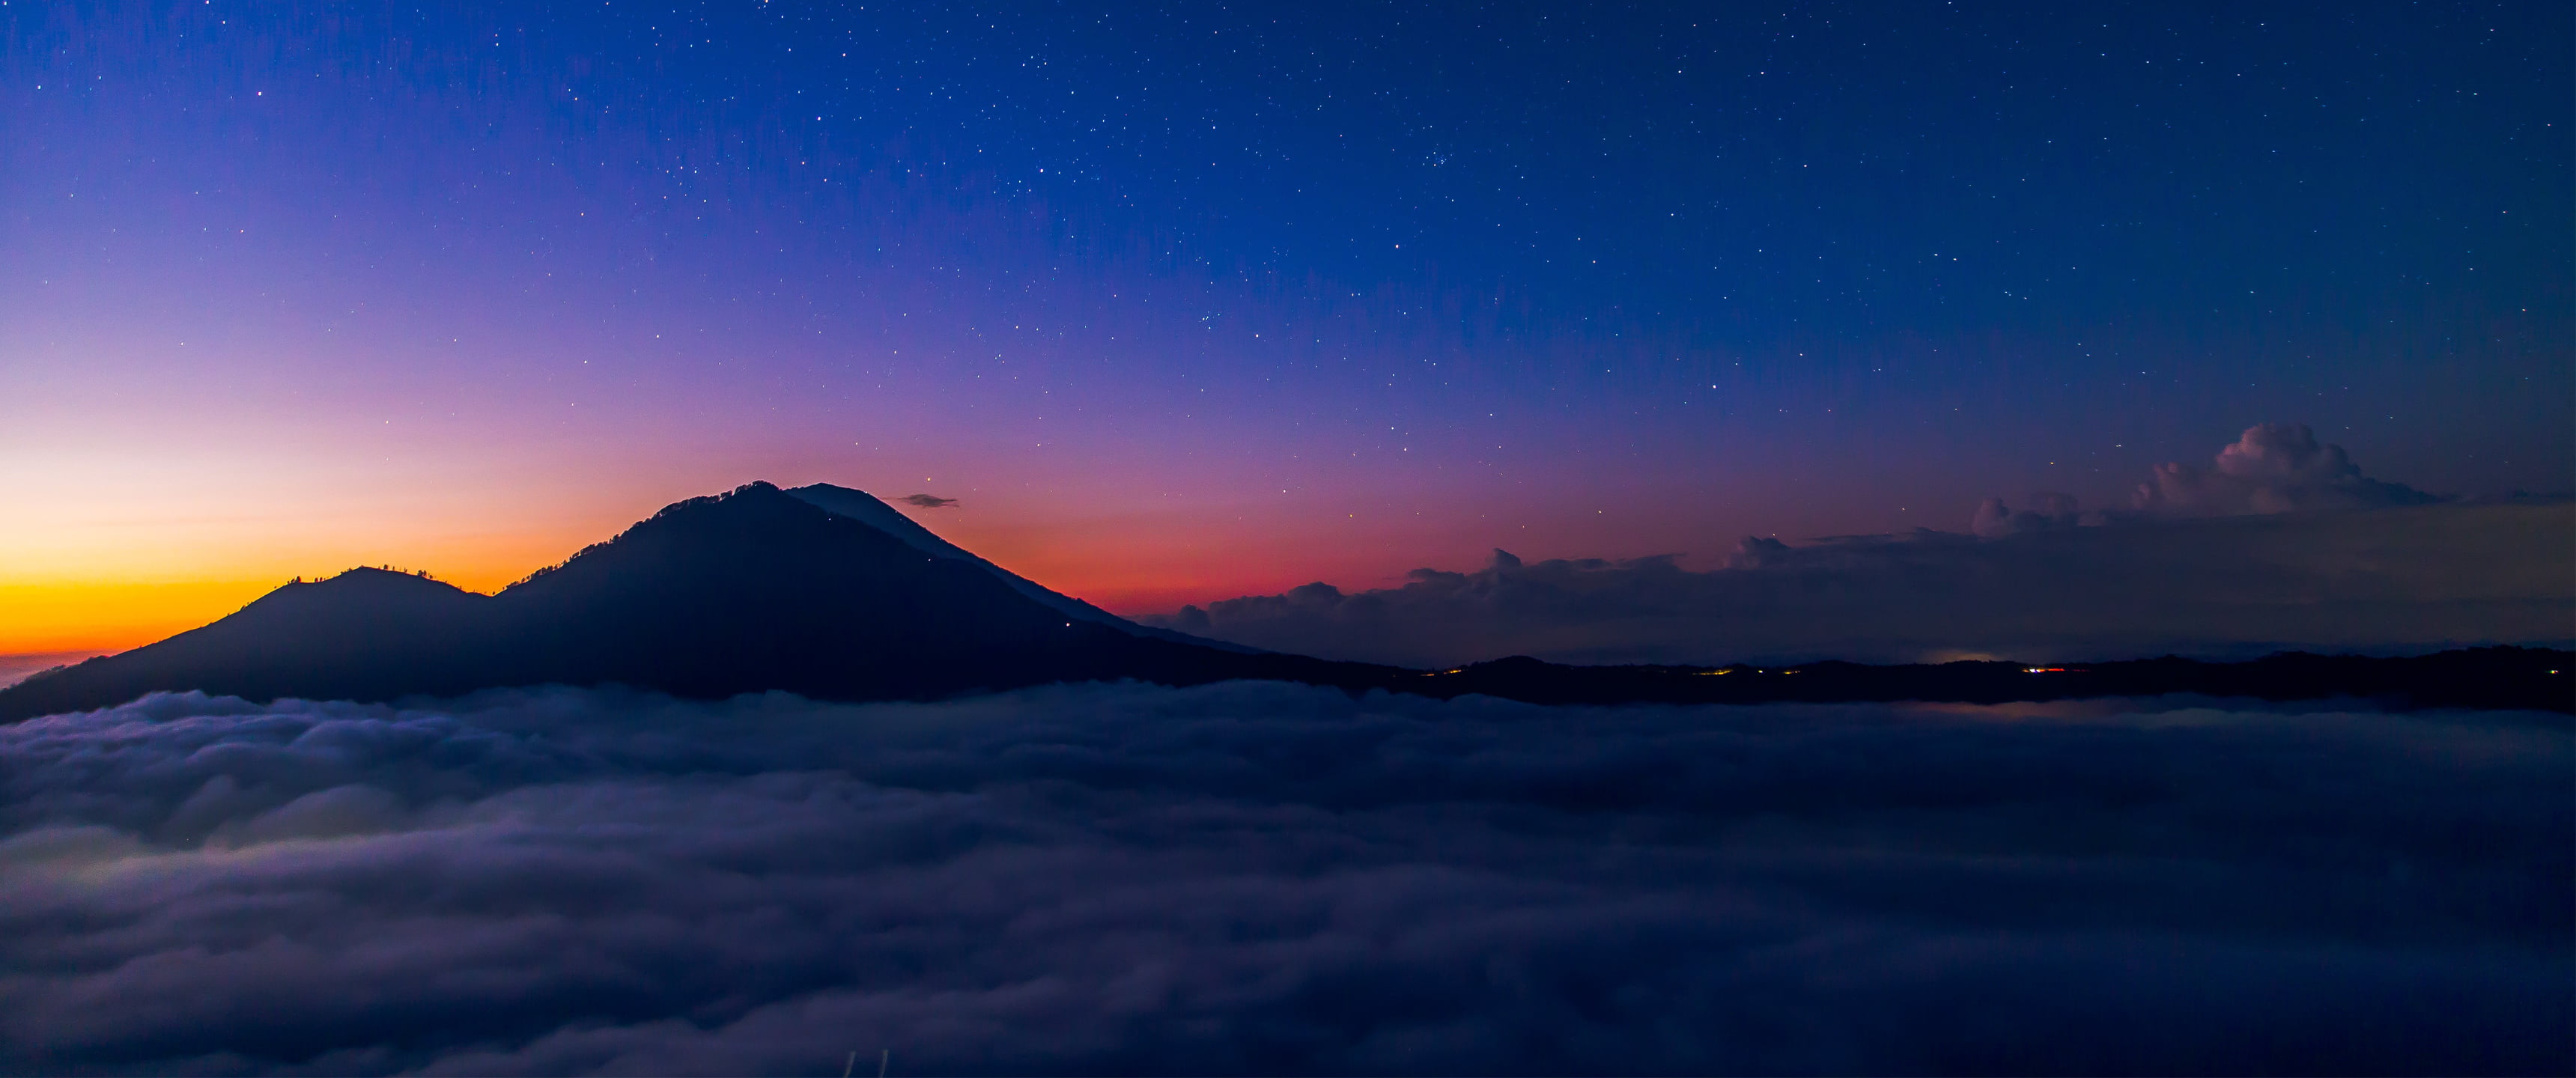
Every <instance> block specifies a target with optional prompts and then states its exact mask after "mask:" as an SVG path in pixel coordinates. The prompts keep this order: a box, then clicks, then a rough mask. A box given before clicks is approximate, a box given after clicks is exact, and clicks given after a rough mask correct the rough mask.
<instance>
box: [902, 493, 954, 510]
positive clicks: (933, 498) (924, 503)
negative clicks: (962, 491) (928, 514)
mask: <svg viewBox="0 0 2576 1078" xmlns="http://www.w3.org/2000/svg"><path fill="white" fill-rule="evenodd" d="M895 500H896V501H899V502H902V503H903V504H905V505H909V506H913V507H915V508H919V509H946V508H948V507H949V506H952V505H955V504H957V499H955V498H942V497H939V496H937V495H934V494H906V495H904V496H903V497H900V498H897V499H895Z"/></svg>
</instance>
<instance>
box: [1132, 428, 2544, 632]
mask: <svg viewBox="0 0 2576 1078" xmlns="http://www.w3.org/2000/svg"><path fill="white" fill-rule="evenodd" d="M1969 524H1970V527H1969V534H1964V535H1963V534H1957V533H1948V532H1936V531H1930V530H1921V531H1917V532H1914V533H1912V534H1909V535H1890V536H1859V537H1844V538H1840V539H1833V540H1824V541H1818V542H1814V543H1810V544H1806V545H1796V546H1793V545H1791V544H1788V543H1784V542H1781V541H1780V540H1778V539H1771V538H1759V537H1747V538H1745V539H1744V540H1742V541H1741V542H1739V543H1738V544H1737V545H1736V547H1735V550H1734V551H1733V553H1732V554H1730V555H1729V556H1728V557H1727V558H1726V560H1725V564H1724V565H1723V566H1722V567H1721V568H1718V569H1715V570H1713V571H1708V572H1693V571H1690V570H1686V569H1684V568H1682V567H1681V566H1680V564H1679V562H1678V559H1677V558H1675V557H1659V558H1643V559H1633V560H1617V561H1612V560H1600V559H1560V560H1549V561H1542V562H1537V563H1525V562H1523V561H1522V560H1521V559H1520V558H1518V557H1515V556H1513V555H1511V554H1509V553H1506V552H1504V551H1500V550H1497V551H1495V552H1494V557H1493V560H1492V561H1491V563H1489V564H1488V565H1486V566H1485V567H1484V568H1483V569H1480V570H1476V571H1473V572H1465V573H1460V572H1444V571H1441V570H1436V569H1418V570H1415V571H1414V572H1413V573H1412V574H1411V578H1410V580H1409V581H1408V582H1407V583H1406V584H1404V585H1403V586H1401V587H1395V588H1381V589H1374V590H1369V591H1364V592H1359V593H1355V594H1354V593H1345V592H1343V591H1341V590H1340V589H1338V588H1335V587H1333V586H1331V585H1329V584H1324V583H1320V582H1319V583H1314V584H1308V585H1305V586H1303V587H1300V588H1295V589H1292V590H1290V591H1287V592H1285V593H1282V594H1278V595H1255V596H1244V597H1242V598H1236V599H1226V600H1222V601H1219V602H1214V603H1209V604H1207V605H1205V606H1195V605H1193V606H1188V607H1183V608H1182V609H1181V610H1180V611H1178V612H1176V613H1174V614H1170V615H1164V616H1160V617H1150V618H1145V619H1141V620H1144V621H1147V622H1149V623H1151V624H1155V625H1160V626H1163V627H1165V628H1170V629H1176V630H1179V631H1181V632H1186V633H1193V634H1197V635H1201V636H1208V637H1214V638H1216V639H1220V640H1228V641H1233V642H1236V643H1241V644H1249V645H1252V646H1255V647H1262V648H1269V649H1272V650H1277V651H1289V652H1298V653H1303V654H1312V655H1320V656H1323V657H1325V658H1333V659H1349V660H1358V661H1369V662H1387V663H1398V664H1403V665H1411V666H1449V665H1456V664H1459V663H1467V662H1477V661H1481V660H1486V659H1494V658H1500V657H1503V656H1506V655H1515V654H1525V655H1535V656H1537V657H1539V658H1543V659H1550V660H1555V661H1559V662H1577V663H1622V662H1646V663H1709V664H1715V663H1727V662H1735V661H1746V660H1751V661H1764V660H1768V661H1803V660H1809V659H1822V658H1838V659H1852V660H1859V661H1876V662H1905V661H1918V660H1939V659H1943V658H1950V657H1959V656H1963V655H1993V656H2000V657H2006V658H2017V659H2030V660H2042V661H2056V660H2078V659H2108V658H2127V657H2134V656H2148V655H2157V654H2163V653H2167V652H2176V653H2182V654H2190V655H2196V656H2205V657H2212V658H2236V657H2248V656H2253V655H2260V654H2263V653H2266V652H2270V651H2274V650H2281V649H2289V648H2304V649H2312V650H2330V651H2366V652H2380V653H2403V652H2418V651H2429V650H2438V649H2441V648H2446V647H2457V646H2464V645H2477V644H2496V643H2506V644H2547V645H2556V646H2566V645H2567V644H2569V643H2570V642H2571V641H2576V559H2570V558H2569V557H2568V551H2569V550H2571V549H2576V503H2569V502H2566V501H2563V500H2562V501H2555V502H2551V501H2534V502H2507V503H2487V504H2470V503H2465V502H2444V501H2442V500H2441V499H2437V498H2435V497H2434V496H2432V495H2429V494H2426V493H2424V492H2422V491H2419V490H2415V489H2413V488H2410V487H2406V486H2403V485H2400V484H2396V483H2386V482H2381V481H2378V480H2374V479H2369V478H2367V477H2365V476H2363V475H2362V474H2361V471H2360V469H2359V468H2358V467H2356V466H2355V465H2353V463H2352V462H2351V460H2350V459H2349V458H2348V457H2347V455H2346V454H2345V453H2344V451H2343V449H2342V448H2341V447H2339V446H2332V445H2323V446H2321V445H2319V444H2318V443H2317V440H2316V436H2315V434H2314V433H2312V432H2311V431H2309V430H2308V428H2306V427H2302V426H2274V425H2268V424H2267V425H2263V426H2257V427H2254V428H2251V429H2249V430H2247V431H2246V432H2245V434H2244V436H2243V437H2242V438H2240V439H2238V440H2237V442H2236V443H2235V444H2233V445H2230V446H2228V447H2227V448H2226V449H2224V450H2222V451H2220V453H2219V454H2218V456H2217V459H2216V461H2215V462H2214V463H2213V464H2212V465H2211V466H2209V467H2206V468H2202V467H2196V466H2193V465H2188V464H2166V465H2162V466H2159V467H2158V468H2157V469H2156V470H2155V474H2154V476H2153V477H2152V478H2151V479H2150V480H2149V481H2148V482H2146V483H2145V484H2143V485H2141V486H2140V487H2139V489H2138V491H2137V493H2136V494H2135V496H2134V497H2133V498H2132V500H2131V504H2130V505H2129V507H2128V508H2125V509H2121V510H2117V511H2109V512H2105V511H2094V512H2086V511H2084V510H2082V509H2081V507H2080V506H2079V505H2078V504H2077V502H2076V499H2075V498H2074V497H2073V496H2071V495H2066V494H2058V493H2049V492H2042V493H2039V494H2037V495H2034V496H2033V497H2032V498H2031V499H2030V500H2029V501H2027V502H2025V503H2024V508H2020V509H2015V508H2013V507H2012V506H2010V505H2008V504H2007V503H2005V502H2004V501H2003V500H2002V499H1996V498H1990V499H1987V500H1986V502H1985V503H1984V504H1983V505H1981V506H1979V507H1978V509H1977V511H1976V513H1975V515H1974V516H1973V517H1972V518H1971V520H1970V522H1969Z"/></svg>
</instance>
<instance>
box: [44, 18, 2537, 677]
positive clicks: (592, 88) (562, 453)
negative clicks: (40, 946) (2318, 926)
mask: <svg viewBox="0 0 2576 1078" xmlns="http://www.w3.org/2000/svg"><path fill="white" fill-rule="evenodd" d="M2571 41H2576V16H2571V14H2570V12H2569V10H2568V9H2567V8H2566V7H2565V6H2564V5H2551V4H2427V3H2404V4H2396V3H2363V4H2351V5H2334V6H2331V7H2328V8H2320V7H2319V6H2317V5H2267V4H2260V3H2257V4H2228V5H2173V4H2152V5H2149V4H2139V5H2116V4H2115V5H2083V6H2080V7H2068V6H2064V5H2007V4H1975V3H1940V4H1929V3H1927V4H1903V5H1897V4H1884V5H1775V6H1772V7H1758V8H1757V7H1734V8H1728V9H1724V10H1693V9H1690V8H1687V7H1684V6H1681V5H1673V6H1652V5H1650V6H1642V7H1616V6H1578V5H1526V6H1494V7H1489V6H1469V5H1448V6H1442V5H1407V6H1403V7H1388V6H1382V5H1360V4H1329V3H1324V4H1313V3H1310V4H1297V5H1284V4H1283V5H1273V6H1260V5H1240V4H1238V5H1226V6H1219V5H1213V4H1198V5H1174V6H1171V7H1168V8H1164V7H1154V6H1149V5H1134V4H1123V3H1098V4H1089V5H1067V4H1059V3H1028V4H1018V5H969V4H907V3H868V4H840V5H823V4H807V3H793V2H788V0H768V2H759V0H743V2H729V3H724V4H708V5H692V4H676V5H675V4H667V3H664V4H651V3H630V2H627V0H603V2H598V3H564V4H542V3H540V4H511V5H499V4H474V3H461V4H436V5H417V6H401V7H396V6H391V5H381V4H364V3H351V4H300V5H287V4H259V3H243V2H238V0H204V2H195V3H191V2H172V3H160V4H143V3H137V4H97V3H60V4H32V3H23V2H21V3H14V4H5V5H0V653H16V652H52V651H73V650H84V649H88V650H96V649H110V650H112V649H117V648H123V647H128V646H132V645H135V644H139V643H143V642H146V641H148V640H151V639H155V638H158V637H160V636H162V635H166V634H167V633H169V632H172V631H176V630H179V629H184V628H187V627H191V626H193V625H196V624H200V623H202V622H204V621H206V620H210V619H211V618H213V617H216V616H220V615H221V614H223V613H226V612H229V611H230V610H231V609H233V608H235V607H237V606H238V605H240V604H241V603H243V602H246V601H248V600H249V599H251V598H253V597H255V596H257V595H258V594H260V593H262V592H264V591H266V590H267V589H269V588H271V587H274V586H275V585H276V584H278V583H280V582H282V581H283V580H285V579H286V578H288V577H290V576H296V575H303V576H312V575H316V574H320V573H328V572H333V571H337V570H339V569H343V568H347V567H349V566H351V565H356V564H392V565H398V566H401V567H405V568H419V569H427V570H430V571H432V572H434V573H436V574H438V575H439V576H441V577H442V578H445V579H449V580H453V581H456V582H458V583H460V584H462V585H464V586H467V587H472V588H476V589H479V590H492V589H495V588H498V587H500V586H502V585H505V584H507V583H508V582H510V581H512V580H515V579H517V578H519V577H521V576H523V575H525V574H526V573H528V572H530V571H532V570H534V569H536V568H538V567H540V566H544V565H548V564H552V563H555V562H558V561H561V560H562V559H563V558H565V557H567V556H569V555H570V554H571V553H572V552H574V551H575V550H578V549H579V548H580V547H581V546H583V545H585V544H587V543H591V542H595V541H598V540H601V539H604V538H606V537H607V536H609V535H611V534H614V533H615V532H616V531H617V530H619V529H620V528H621V527H623V526H624V525H626V524H627V523H629V522H632V521H634V520H637V519H640V518H642V517H644V516H646V515H649V514H650V513H651V512H652V511H653V510H654V509H655V508H658V507H659V506H661V505H662V504H665V503H667V502H671V501H675V500H678V499H680V498H684V497H688V496H693V495H698V494H705V493H711V492H714V491H718V490H723V489H728V488H730V487H732V486H735V485H737V484H739V483H742V482H745V481H749V480H753V479H766V480H769V481H772V482H777V483H780V484H783V485H798V484H803V483H809V482H818V481H822V482H833V483H838V484H842V485H846V486H853V487H858V488H861V489H865V490H869V491H872V492H876V493H879V494H882V495H886V496H888V497H899V496H903V495H910V494H929V495H934V496H937V497H941V498H954V499H957V503H956V504H955V505H953V506H950V507H945V508H922V509H918V510H917V511H916V512H915V514H914V515H915V516H916V517H918V518H920V519H922V520H924V522H925V523H928V524H930V525H931V526H932V527H933V528H934V529H935V530H937V531H939V532H940V533H941V534H942V535H944V536H946V537H948V538H949V539H951V540H953V541H956V542H958V543H959V544H960V545H963V546H965V547H967V548H968V549H971V550H974V551H976V552H977V553H980V554H983V555H984V556H986V557H988V558H991V559H992V560H994V561H995V562H997V563H999V564H1001V565H1003V566H1005V567H1008V568H1010V569H1012V570H1014V571H1016V572H1019V573H1021V574H1022V575H1024V576H1028V577H1030V578H1032V579H1035V580H1038V581H1040V582H1041V583H1045V584H1047V585H1049V586H1051V587H1054V588H1056V589H1057V590H1060V591H1064V592H1067V593H1069V594H1073V595H1077V596H1080V597H1083V598H1085V599H1089V600H1091V601H1093V602H1096V603H1099V604H1100V605H1103V606H1105V607H1107V608H1109V609H1112V610H1114V611H1118V612H1121V613H1128V614H1159V613H1164V612H1170V611H1173V610H1175V609H1177V608H1179V607H1181V606H1182V604H1185V603H1187V604H1208V603H1212V602H1215V601H1219V600H1225V599H1228V598H1230V597H1236V596H1250V595H1261V594H1269V593H1279V592H1284V591H1285V590H1286V589H1289V588H1292V587H1295V586H1298V585H1301V584H1304V583H1306V582H1309V581H1331V582H1333V583H1335V584H1336V585H1338V586H1340V587H1342V588H1345V589H1349V590H1351V591H1354V592H1357V591H1360V590H1364V589H1371V588H1395V587H1401V586H1403V585H1404V583H1405V580H1406V577H1405V576H1404V574H1405V573H1406V572H1407V571H1408V570H1411V569H1414V568H1416V567H1420V566H1426V565H1437V566H1447V567H1451V568H1454V569H1459V570H1470V569H1473V568H1474V567H1476V566H1479V565H1485V564H1487V560H1488V558H1489V556H1490V552H1491V551H1492V550H1493V549H1495V548H1507V549H1509V550H1511V551H1513V552H1514V553H1515V554H1516V555H1517V556H1519V557H1521V558H1525V559H1528V560H1530V561H1532V562H1534V563H1535V562H1539V561H1542V560H1544V559H1571V558H1604V559H1634V558H1642V557H1650V556H1654V555H1665V554H1673V555H1680V556H1681V558H1682V559H1683V560H1682V564H1685V565H1691V566H1696V567H1700V568H1708V567H1712V566H1716V565H1719V564H1723V563H1725V561H1726V559H1727V558H1729V557H1730V556H1731V554H1730V552H1732V551H1735V550H1736V549H1737V545H1738V543H1739V540H1741V539H1742V538H1743V537H1745V536H1762V537H1769V536H1779V537H1781V538H1783V539H1785V540H1789V541H1793V542H1794V541H1799V540H1802V539H1804V538H1806V537H1814V536H1828V535H1843V534H1855V533H1882V532H1887V533H1903V532H1907V531H1908V530H1910V529H1912V528H1916V527H1933V528H1939V529H1943V530H1950V531H1961V532H1965V531H1968V530H1969V529H1970V528H1971V526H1972V523H1973V522H1974V521H1975V520H1976V519H1977V511H1978V507H1979V505H1980V503H1981V501H1982V500H1983V499H1985V498H1987V497H1990V496H1997V495H2000V496H2003V497H2006V498H2009V499H2012V500H2013V502H2014V504H2015V505H2024V504H2028V495H2029V492H2033V491H2050V492H2062V493H2065V494H2069V495H2072V496H2074V497H2076V498H2078V499H2079V500H2080V501H2081V503H2082V504H2084V505H2087V506H2113V505H2119V504H2123V502H2124V500H2125V499H2126V498H2127V497H2128V492H2129V491H2130V490H2131V488H2132V487H2134V486H2136V485H2137V484H2138V483H2139V482H2140V480H2141V479H2142V478H2146V477H2149V476H2151V475H2153V474H2155V473H2154V469H2155V467H2156V466H2157V465H2159V464H2162V463H2165V462H2170V461H2207V460H2209V459H2210V455H2211V453H2213V452H2214V451H2216V450H2217V449H2218V448H2219V447H2222V446H2226V445H2229V444H2230V443H2231V442H2233V441H2235V440H2236V439H2237V438H2238V437H2239V435H2240V433H2241V432H2244V431H2246V430H2248V429H2249V428H2251V427H2253V426H2254V425H2256V424H2262V423H2280V424H2306V425H2308V426H2309V427H2311V428H2313V430H2314V432H2315V436H2316V437H2317V438H2320V439H2323V440H2325V441H2327V442H2330V443H2333V444H2335V445H2339V446H2342V447H2345V448H2346V449H2348V450H2349V452H2350V454H2351V457H2352V458H2353V459H2355V460H2359V461H2363V462H2365V463H2366V465H2367V467H2368V471H2369V474H2370V475H2371V476H2372V477H2375V478H2377V479H2383V480H2386V481H2389V482H2392V483H2398V484H2403V485H2405V486H2406V487H2408V488H2410V489H2414V490H2420V491H2426V492H2433V493H2437V494H2445V495H2448V494H2500V493H2503V492H2507V491H2511V490H2516V489H2520V490H2527V491H2541V492H2565V491H2568V490H2571V489H2576V466H2571V461H2576V411H2571V409H2570V408H2569V407H2568V405H2569V402H2570V401H2571V400H2576V362H2571V360H2576V313H2571V312H2576V307H2571V303H2570V299H2571V295H2570V292H2571V287H2570V286H2571V274H2576V176H2572V175H2571V168H2576V165H2572V164H2571V162H2576V143H2571V139H2570V130H2571V126H2576V101H2571V98H2570V96H2569V95H2568V93H2567V92H2566V90H2567V87H2568V85H2569V84H2570V76H2571V65H2570V59H2571V51H2576V47H2571V44H2570V42H2571Z"/></svg>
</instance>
